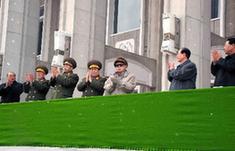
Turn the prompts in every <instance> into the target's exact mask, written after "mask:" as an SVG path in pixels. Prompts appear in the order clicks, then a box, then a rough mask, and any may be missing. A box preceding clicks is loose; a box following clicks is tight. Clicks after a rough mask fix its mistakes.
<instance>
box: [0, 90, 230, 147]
mask: <svg viewBox="0 0 235 151" xmlns="http://www.w3.org/2000/svg"><path fill="white" fill-rule="evenodd" d="M0 145H1V146H22V145H23V146H24V145H26V146H60V147H79V148H83V147H86V148H87V147H91V148H93V147H94V148H117V149H137V150H138V149H143V150H160V151H163V150H169V151H176V150H177V151H181V150H188V151H191V150H219V151H221V150H235V88H218V89H201V90H185V91H172V92H157V93H146V94H133V95H122V96H107V97H91V98H78V99H67V100H54V101H41V102H27V103H16V104H1V105H0Z"/></svg>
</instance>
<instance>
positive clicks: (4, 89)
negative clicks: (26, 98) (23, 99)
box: [0, 72, 23, 103]
mask: <svg viewBox="0 0 235 151" xmlns="http://www.w3.org/2000/svg"><path fill="white" fill-rule="evenodd" d="M22 92H23V84H21V83H18V82H16V74H15V73H14V72H8V73H7V82H6V83H3V84H1V85H0V96H1V103H12V102H20V95H21V93H22Z"/></svg>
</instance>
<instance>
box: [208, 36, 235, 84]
mask: <svg viewBox="0 0 235 151" xmlns="http://www.w3.org/2000/svg"><path fill="white" fill-rule="evenodd" d="M224 52H225V54H227V56H226V57H225V58H222V56H221V53H219V51H217V50H215V51H213V52H212V63H211V73H212V74H213V75H214V76H215V82H214V86H235V38H229V39H228V40H227V41H226V42H225V45H224Z"/></svg>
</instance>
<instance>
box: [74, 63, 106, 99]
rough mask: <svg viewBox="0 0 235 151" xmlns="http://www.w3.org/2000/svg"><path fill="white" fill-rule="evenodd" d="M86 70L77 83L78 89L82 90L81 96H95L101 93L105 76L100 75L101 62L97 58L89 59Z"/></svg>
mask: <svg viewBox="0 0 235 151" xmlns="http://www.w3.org/2000/svg"><path fill="white" fill-rule="evenodd" d="M87 68H88V72H87V74H86V77H84V78H83V79H82V81H81V82H80V83H79V84H78V86H77V89H78V91H81V92H82V96H83V97H86V96H97V95H103V93H104V88H103V87H104V83H105V81H106V78H103V77H101V76H100V72H99V71H100V69H101V68H102V64H101V62H99V61H98V60H91V61H89V62H88V64H87Z"/></svg>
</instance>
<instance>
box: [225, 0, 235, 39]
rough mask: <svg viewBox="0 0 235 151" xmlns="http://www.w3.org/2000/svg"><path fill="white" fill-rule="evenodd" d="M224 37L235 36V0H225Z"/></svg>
mask: <svg viewBox="0 0 235 151" xmlns="http://www.w3.org/2000/svg"><path fill="white" fill-rule="evenodd" d="M225 13H226V14H225V15H226V17H225V18H226V19H225V21H226V23H225V25H226V28H225V31H226V37H232V36H235V19H234V18H235V17H234V14H235V1H234V0H226V12H225Z"/></svg>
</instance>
